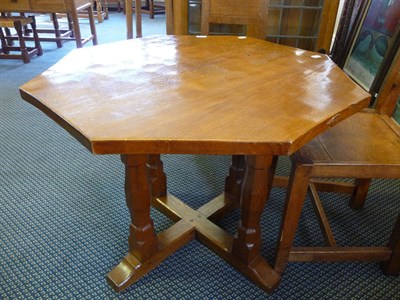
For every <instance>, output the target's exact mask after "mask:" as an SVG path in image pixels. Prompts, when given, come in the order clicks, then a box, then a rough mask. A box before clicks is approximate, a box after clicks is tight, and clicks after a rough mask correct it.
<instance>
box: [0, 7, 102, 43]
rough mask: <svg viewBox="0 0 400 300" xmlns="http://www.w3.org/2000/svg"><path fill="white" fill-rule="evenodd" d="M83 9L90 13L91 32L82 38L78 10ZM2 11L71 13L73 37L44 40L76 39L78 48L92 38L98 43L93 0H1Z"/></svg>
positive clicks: (0, 10)
mask: <svg viewBox="0 0 400 300" xmlns="http://www.w3.org/2000/svg"><path fill="white" fill-rule="evenodd" d="M82 10H86V11H87V12H88V14H89V24H90V31H91V34H90V35H89V36H88V37H87V38H82V35H81V29H80V26H79V19H78V12H79V11H82ZM0 12H23V13H65V14H69V15H70V16H71V21H72V26H73V37H71V38H67V37H58V38H57V37H55V38H46V39H42V40H46V41H54V40H57V39H58V40H60V41H61V40H75V41H76V46H77V47H78V48H81V47H82V46H83V44H85V43H87V42H88V41H90V40H92V41H93V44H94V45H97V36H96V26H95V23H94V16H93V7H92V1H91V0H0ZM46 32H47V31H46ZM39 38H40V37H39ZM40 39H41V38H40Z"/></svg>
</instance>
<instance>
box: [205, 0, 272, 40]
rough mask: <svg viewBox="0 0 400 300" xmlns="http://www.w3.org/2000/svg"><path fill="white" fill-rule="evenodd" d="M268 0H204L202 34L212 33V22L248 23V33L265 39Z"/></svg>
mask: <svg viewBox="0 0 400 300" xmlns="http://www.w3.org/2000/svg"><path fill="white" fill-rule="evenodd" d="M268 6H269V1H268V0H233V1H232V0H203V1H202V8H201V34H203V35H208V34H209V33H210V24H229V25H246V35H247V36H251V37H255V38H258V39H263V40H264V39H265V38H266V35H267V17H268Z"/></svg>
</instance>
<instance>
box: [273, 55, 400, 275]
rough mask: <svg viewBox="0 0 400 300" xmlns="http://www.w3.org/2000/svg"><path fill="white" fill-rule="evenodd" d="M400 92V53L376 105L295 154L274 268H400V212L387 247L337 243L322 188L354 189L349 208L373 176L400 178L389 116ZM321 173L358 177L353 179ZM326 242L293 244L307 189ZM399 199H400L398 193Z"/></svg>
mask: <svg viewBox="0 0 400 300" xmlns="http://www.w3.org/2000/svg"><path fill="white" fill-rule="evenodd" d="M399 95H400V58H399V55H398V58H397V62H396V63H395V64H394V66H393V67H392V70H391V71H390V72H389V73H388V76H387V77H386V79H385V84H384V88H383V89H382V90H381V92H380V96H379V97H378V99H377V101H378V102H377V105H376V107H375V109H367V110H364V111H362V112H359V113H357V114H355V115H354V116H352V117H350V118H349V119H346V120H345V121H343V122H341V123H339V124H338V125H336V126H335V127H333V128H331V129H330V130H329V131H327V132H325V133H323V134H322V135H320V136H318V137H317V138H315V139H314V140H312V141H311V142H310V143H308V144H307V145H306V146H304V147H303V148H302V149H300V150H299V151H298V152H297V153H295V154H294V155H293V156H292V172H291V176H290V180H289V187H288V193H287V196H286V203H285V209H284V214H283V219H282V224H281V231H280V239H279V242H278V248H277V252H276V260H275V270H276V271H277V272H278V273H283V271H284V269H285V265H286V263H287V261H380V262H381V266H382V268H383V271H384V273H385V274H388V275H395V274H398V273H399V272H400V214H399V215H398V217H397V221H396V222H395V225H394V228H393V231H392V234H391V236H390V238H389V243H388V244H387V246H386V247H338V246H337V244H336V241H335V238H334V235H333V232H332V230H331V228H330V225H329V223H328V219H327V217H326V215H325V212H324V210H323V207H322V205H321V201H320V199H319V197H318V192H317V191H318V190H319V191H327V192H345V193H350V194H351V200H350V207H351V208H353V209H360V208H362V207H363V205H364V202H365V199H366V196H367V192H368V188H369V186H370V183H371V178H400V127H399V124H397V122H396V121H395V120H394V119H393V118H391V117H390V116H391V115H392V114H393V112H394V108H395V105H396V102H397V101H398V99H399ZM316 178H356V179H355V183H354V184H346V183H344V182H343V183H339V182H336V183H332V182H325V181H321V180H320V179H316ZM308 189H309V190H310V196H311V198H312V201H313V206H314V208H315V210H316V212H317V215H318V221H319V223H320V225H321V229H322V231H323V234H324V240H325V243H326V247H292V242H293V239H294V236H295V233H296V229H297V226H298V221H299V217H300V214H301V211H302V207H303V203H304V199H305V197H306V193H307V190H308ZM399 200H400V198H399Z"/></svg>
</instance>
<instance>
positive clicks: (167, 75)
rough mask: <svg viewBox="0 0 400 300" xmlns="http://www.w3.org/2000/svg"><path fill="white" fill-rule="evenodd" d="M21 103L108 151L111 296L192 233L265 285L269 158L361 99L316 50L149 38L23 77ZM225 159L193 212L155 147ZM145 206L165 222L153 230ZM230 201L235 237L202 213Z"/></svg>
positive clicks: (357, 106)
mask: <svg viewBox="0 0 400 300" xmlns="http://www.w3.org/2000/svg"><path fill="white" fill-rule="evenodd" d="M20 91H21V95H22V98H23V99H25V100H26V101H28V102H30V103H31V104H33V105H35V106H36V107H38V108H39V109H41V110H42V111H43V112H44V113H45V114H46V115H48V116H49V117H50V118H52V119H53V120H54V121H56V122H57V123H58V124H59V125H60V126H62V127H63V128H64V129H66V130H67V131H68V132H70V133H71V134H72V135H73V136H74V137H75V138H76V139H77V140H79V141H80V142H81V143H82V144H83V145H84V146H85V147H86V148H87V149H89V150H90V151H91V152H92V153H94V154H119V155H121V158H122V161H123V163H124V164H125V171H126V172H125V174H126V178H125V194H126V203H127V206H128V208H129V211H130V215H131V225H130V235H129V251H128V254H127V255H126V256H125V258H124V259H122V261H121V263H120V264H119V265H117V266H116V267H115V268H114V269H113V270H112V271H111V272H110V273H109V274H108V280H109V282H110V284H111V285H112V287H113V288H114V289H115V290H117V291H120V290H122V289H124V288H126V287H127V286H129V285H130V284H131V283H133V282H135V281H136V280H138V279H139V278H140V277H141V276H143V275H144V274H146V273H147V272H148V271H150V270H151V269H153V268H154V267H156V266H157V265H158V264H159V263H160V262H161V261H162V260H164V259H165V258H166V257H168V256H169V255H171V254H172V253H173V252H174V251H176V250H177V249H179V248H180V247H182V246H184V245H185V244H186V243H188V242H189V241H191V240H192V239H194V238H197V239H198V240H200V241H201V242H202V243H204V244H205V245H206V246H208V247H209V248H210V249H212V250H213V251H214V252H216V253H217V254H218V255H219V256H221V257H222V258H223V259H224V260H225V261H227V262H228V263H229V264H231V265H232V266H234V267H235V268H236V269H238V270H239V271H240V272H242V273H243V274H244V275H245V276H247V277H248V278H249V279H250V280H252V281H253V282H254V283H256V284H257V285H258V286H259V287H261V288H263V289H264V290H266V291H271V290H272V289H273V288H274V287H276V286H277V285H278V283H279V280H280V277H281V276H280V274H278V273H277V272H276V271H274V269H273V267H271V266H270V265H269V264H268V263H267V262H266V260H265V259H264V258H263V257H262V256H261V254H260V247H261V234H260V217H261V213H262V210H263V208H264V205H265V202H266V200H267V198H268V195H269V192H270V190H271V184H272V179H273V176H274V172H275V166H276V158H277V156H278V155H288V154H291V153H293V152H294V151H296V150H297V149H299V148H300V147H301V146H302V145H304V144H305V143H307V142H308V141H310V140H311V139H313V138H314V137H315V136H316V135H318V134H319V133H321V132H323V131H324V130H327V129H328V128H330V127H331V126H333V125H335V124H336V123H338V122H340V121H341V120H344V119H345V118H347V117H349V116H351V115H352V114H354V113H355V112H357V111H359V110H361V109H362V108H364V107H366V106H367V105H368V104H369V100H370V96H369V94H368V93H366V92H365V91H364V90H362V89H361V88H360V87H358V86H357V85H356V84H355V83H353V82H352V81H351V80H350V79H349V78H348V77H347V76H346V75H345V74H344V73H343V72H342V71H341V70H340V69H339V68H338V67H337V66H336V65H335V64H334V63H333V62H332V61H331V60H330V59H329V58H328V57H327V56H325V55H320V54H317V53H313V52H307V51H303V50H300V49H295V48H290V47H286V46H281V45H277V44H273V43H269V42H265V41H261V40H256V39H253V38H243V37H241V38H238V37H224V36H212V37H204V36H198V37H194V36H153V37H148V38H143V39H136V40H127V41H121V42H116V43H112V44H105V45H101V46H96V47H90V48H84V49H76V50H73V51H72V52H71V53H70V54H68V55H67V56H66V57H65V58H63V59H62V60H60V61H59V62H58V63H57V64H55V65H54V66H53V67H51V68H50V69H48V70H47V71H45V72H44V73H43V74H41V75H39V76H37V77H36V78H34V79H33V80H31V81H29V82H28V83H26V84H24V85H23V86H22V87H21V88H20ZM178 153H179V154H224V155H226V154H230V155H232V157H233V159H232V165H231V167H230V170H229V175H228V177H227V178H226V181H225V190H224V192H223V193H222V194H221V195H220V196H219V197H217V198H215V199H213V200H211V201H210V202H208V203H207V204H205V205H204V206H202V207H200V208H199V209H198V210H194V209H192V208H190V207H189V206H188V205H186V204H185V203H184V202H182V201H180V200H179V199H177V198H176V197H174V196H173V195H171V194H169V193H168V192H167V188H166V176H165V173H164V171H163V168H162V162H161V160H160V154H178ZM150 205H153V206H154V207H156V208H157V209H159V210H160V211H162V212H163V213H165V214H166V215H167V216H169V217H170V218H172V220H174V221H176V223H175V224H174V225H172V226H171V227H170V228H169V229H167V230H165V231H164V232H162V233H160V234H158V235H156V233H155V230H154V225H153V222H152V220H151V218H150ZM235 206H240V208H241V213H240V215H241V219H240V222H239V225H238V229H237V233H236V235H234V236H231V235H229V234H228V233H226V232H225V231H224V230H222V229H221V228H220V227H218V226H217V225H215V224H214V223H213V222H212V220H214V219H215V218H218V217H220V216H222V215H223V214H224V213H225V212H226V211H228V210H229V209H230V208H232V207H235Z"/></svg>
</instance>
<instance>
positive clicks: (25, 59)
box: [14, 21, 31, 64]
mask: <svg viewBox="0 0 400 300" xmlns="http://www.w3.org/2000/svg"><path fill="white" fill-rule="evenodd" d="M14 28H15V31H17V35H18V38H19V46H20V48H21V56H22V60H23V62H24V63H26V64H27V63H29V62H30V61H31V59H30V57H29V53H28V49H26V44H25V38H24V35H23V34H22V24H21V22H20V21H15V22H14Z"/></svg>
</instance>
